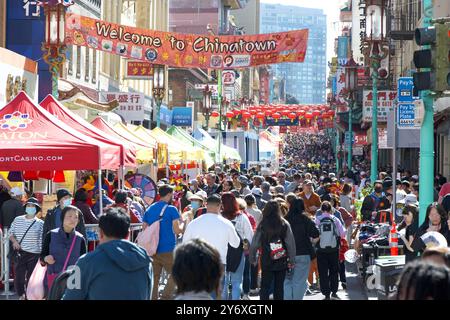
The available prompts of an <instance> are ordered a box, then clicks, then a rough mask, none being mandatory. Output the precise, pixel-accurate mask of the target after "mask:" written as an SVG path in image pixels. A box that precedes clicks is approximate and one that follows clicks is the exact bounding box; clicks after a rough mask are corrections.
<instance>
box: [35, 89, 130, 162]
mask: <svg viewBox="0 0 450 320" xmlns="http://www.w3.org/2000/svg"><path fill="white" fill-rule="evenodd" d="M40 105H41V106H42V107H43V108H44V109H45V110H47V111H48V112H50V113H51V114H52V115H54V116H55V117H56V118H58V120H61V121H62V122H64V123H65V124H67V125H68V126H70V127H72V128H73V129H75V130H78V131H79V132H81V133H83V134H85V135H87V136H89V137H91V138H93V139H95V140H98V141H100V142H102V143H105V144H108V145H111V147H113V148H116V149H118V150H117V152H118V153H119V154H120V157H119V160H120V162H119V163H118V165H125V166H127V167H135V166H136V149H135V148H134V147H131V148H130V147H129V146H127V145H125V144H124V143H123V142H121V141H120V140H118V139H116V138H115V137H113V136H111V135H108V134H106V133H105V132H103V131H101V130H100V129H97V128H96V127H94V126H93V125H91V124H90V123H89V122H87V121H85V120H83V119H81V118H80V117H79V116H77V115H76V114H74V113H73V112H71V111H69V110H68V109H67V108H65V107H64V106H62V105H61V104H59V103H58V101H56V99H55V98H53V96H51V95H48V96H47V97H46V98H45V99H44V100H43V101H42V102H41V103H40ZM117 167H118V166H117ZM117 167H115V168H117ZM115 168H108V169H115Z"/></svg>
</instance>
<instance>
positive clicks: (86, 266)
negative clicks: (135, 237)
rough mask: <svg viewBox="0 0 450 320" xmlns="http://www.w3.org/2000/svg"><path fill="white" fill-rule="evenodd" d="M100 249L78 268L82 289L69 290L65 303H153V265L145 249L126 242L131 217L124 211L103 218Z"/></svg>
mask: <svg viewBox="0 0 450 320" xmlns="http://www.w3.org/2000/svg"><path fill="white" fill-rule="evenodd" d="M98 227H99V234H100V245H99V246H98V247H97V248H96V249H95V251H93V252H90V253H88V254H86V255H84V256H82V257H81V258H80V259H79V260H78V262H77V264H76V266H77V268H78V269H79V274H80V286H79V287H75V288H73V287H70V288H67V289H66V291H65V294H64V296H63V300H149V299H150V298H151V292H152V281H153V274H152V265H151V260H150V258H149V256H148V255H147V253H146V252H145V250H144V249H142V248H141V247H139V246H137V245H136V244H134V243H132V242H129V241H128V240H126V239H127V238H128V234H129V230H130V217H129V216H128V215H127V214H126V213H125V212H123V210H122V209H120V208H110V209H108V210H106V212H105V214H103V215H102V216H100V219H99V223H98Z"/></svg>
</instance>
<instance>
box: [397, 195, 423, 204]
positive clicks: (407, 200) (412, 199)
mask: <svg viewBox="0 0 450 320" xmlns="http://www.w3.org/2000/svg"><path fill="white" fill-rule="evenodd" d="M398 203H402V204H404V205H408V204H410V205H411V204H412V205H415V206H418V205H419V201H417V197H416V195H415V194H413V193H410V194H407V195H406V197H405V199H402V200H400V201H399V202H398Z"/></svg>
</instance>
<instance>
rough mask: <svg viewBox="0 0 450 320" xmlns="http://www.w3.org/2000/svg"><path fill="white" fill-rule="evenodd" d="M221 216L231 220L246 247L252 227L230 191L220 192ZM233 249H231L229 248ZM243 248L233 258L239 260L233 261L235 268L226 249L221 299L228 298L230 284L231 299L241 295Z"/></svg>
mask: <svg viewBox="0 0 450 320" xmlns="http://www.w3.org/2000/svg"><path fill="white" fill-rule="evenodd" d="M222 207H223V209H222V216H223V217H224V218H225V219H228V220H230V221H231V223H232V224H233V226H234V227H235V229H236V232H237V234H238V236H239V238H240V239H241V243H242V244H246V246H247V247H248V246H249V245H250V244H251V241H252V239H253V228H252V226H251V223H250V221H249V219H248V218H247V216H245V214H242V213H241V211H240V210H239V204H238V202H237V200H236V197H235V196H234V195H233V194H232V193H224V194H222ZM231 250H233V249H231ZM245 250H246V249H245V248H244V250H242V253H241V254H240V259H239V257H236V258H235V259H237V260H239V262H238V261H237V260H236V262H235V263H234V265H235V266H237V268H236V269H235V268H234V267H233V266H231V264H230V263H229V262H230V252H232V251H230V250H229V251H228V256H227V259H228V260H227V261H228V262H227V268H226V269H225V284H224V287H223V292H222V299H223V300H229V299H228V298H229V292H228V291H229V285H231V286H232V289H231V300H239V299H240V297H241V286H242V282H243V278H244V269H245V256H244V251H245Z"/></svg>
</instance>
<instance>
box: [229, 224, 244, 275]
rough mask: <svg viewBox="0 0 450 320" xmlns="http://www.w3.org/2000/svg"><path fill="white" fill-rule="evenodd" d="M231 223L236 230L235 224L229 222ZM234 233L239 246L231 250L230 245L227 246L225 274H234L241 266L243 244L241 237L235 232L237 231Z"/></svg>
mask: <svg viewBox="0 0 450 320" xmlns="http://www.w3.org/2000/svg"><path fill="white" fill-rule="evenodd" d="M231 223H233V226H234V228H235V229H236V222H235V221H231ZM236 233H237V235H238V237H239V246H238V247H237V248H233V247H232V246H230V244H228V251H227V265H226V271H227V272H236V270H237V269H238V268H239V265H240V264H241V259H242V255H243V254H244V242H243V241H242V238H241V235H240V234H239V232H237V230H236Z"/></svg>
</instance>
